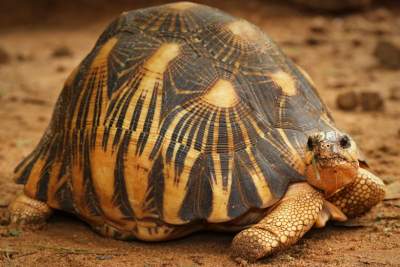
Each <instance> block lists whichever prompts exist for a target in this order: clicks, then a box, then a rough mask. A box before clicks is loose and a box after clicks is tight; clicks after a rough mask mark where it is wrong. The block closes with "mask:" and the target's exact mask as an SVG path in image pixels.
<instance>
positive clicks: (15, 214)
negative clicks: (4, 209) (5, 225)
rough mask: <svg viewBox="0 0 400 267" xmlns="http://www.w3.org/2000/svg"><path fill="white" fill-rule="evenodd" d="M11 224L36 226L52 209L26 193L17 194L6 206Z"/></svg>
mask: <svg viewBox="0 0 400 267" xmlns="http://www.w3.org/2000/svg"><path fill="white" fill-rule="evenodd" d="M8 210H9V213H10V221H11V224H16V225H18V226H23V227H25V226H26V227H32V228H38V227H40V226H42V225H44V223H45V222H46V219H47V218H49V217H50V215H51V214H52V209H51V208H50V207H49V206H48V205H47V204H46V203H44V202H41V201H39V200H35V199H32V198H30V197H28V196H26V195H20V196H18V197H17V198H16V199H15V200H14V201H13V202H12V203H11V204H10V206H9V207H8Z"/></svg>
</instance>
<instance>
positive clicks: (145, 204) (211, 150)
mask: <svg viewBox="0 0 400 267" xmlns="http://www.w3.org/2000/svg"><path fill="white" fill-rule="evenodd" d="M333 127H334V126H333V122H332V119H331V117H330V115H329V113H328V112H327V109H326V107H325V105H324V104H323V103H322V101H321V99H320V97H319V96H318V94H317V92H316V91H315V89H314V86H313V84H312V82H311V81H310V79H309V78H308V76H307V75H306V74H305V73H304V72H303V71H302V70H300V69H299V68H298V67H297V66H295V64H294V63H293V62H292V61H291V60H290V59H288V58H287V57H286V56H285V55H284V54H283V53H282V52H281V50H280V49H279V48H278V47H277V45H276V44H275V43H274V42H273V41H271V39H270V38H269V37H268V36H267V35H266V34H265V33H263V32H262V31H261V30H260V29H259V28H258V27H256V26H254V25H252V24H251V23H249V22H247V21H246V20H243V19H238V18H235V17H232V16H230V15H228V14H225V13H223V12H221V11H219V10H217V9H214V8H210V7H207V6H203V5H198V4H193V3H186V2H185V3H174V4H168V5H163V6H157V7H151V8H146V9H140V10H136V11H130V12H126V13H123V14H122V15H121V16H119V17H118V18H117V19H116V20H115V21H114V22H112V23H111V24H110V25H109V26H108V28H107V29H106V30H105V32H104V33H103V34H102V35H101V36H100V38H99V39H98V41H97V43H96V44H95V46H94V48H93V49H92V51H91V52H90V53H89V55H88V56H87V57H86V58H85V59H84V60H83V61H82V63H81V64H80V65H79V66H78V67H77V68H76V69H75V70H74V71H73V73H72V74H71V75H70V77H69V78H68V79H67V81H66V83H65V86H64V88H63V90H62V93H61V95H60V97H59V99H58V101H57V104H56V106H55V110H54V114H53V117H52V119H51V123H50V125H49V127H48V129H47V130H46V132H45V134H44V136H43V138H42V139H41V141H40V143H39V145H38V146H37V147H36V149H35V150H34V151H33V152H32V153H31V154H30V155H29V156H28V157H26V158H25V160H23V161H22V162H21V163H20V164H19V166H18V167H17V168H16V177H15V178H16V181H17V182H18V183H21V184H25V193H26V194H27V195H28V196H30V197H32V198H35V199H38V200H41V201H44V202H46V203H48V205H49V206H50V207H52V208H56V209H61V210H65V211H69V212H72V213H74V214H77V215H79V216H80V217H82V218H84V219H85V220H87V221H89V222H99V221H103V220H105V218H106V219H107V220H110V221H113V222H124V223H128V222H130V221H134V220H136V221H159V222H164V223H168V224H173V225H182V224H188V223H190V222H194V221H202V222H208V223H220V222H229V221H232V220H233V219H235V218H238V217H240V216H242V215H244V214H246V213H248V212H249V211H254V210H265V208H267V207H270V206H271V205H273V204H274V203H275V202H277V201H278V200H279V199H280V198H281V197H282V196H283V194H284V193H285V191H286V190H287V187H288V185H289V184H290V183H293V182H297V181H304V180H305V177H304V162H303V155H304V149H305V144H306V140H307V137H308V135H309V134H311V133H313V132H316V131H321V130H329V129H332V128H333Z"/></svg>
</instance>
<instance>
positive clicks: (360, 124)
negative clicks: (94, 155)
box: [0, 0, 400, 266]
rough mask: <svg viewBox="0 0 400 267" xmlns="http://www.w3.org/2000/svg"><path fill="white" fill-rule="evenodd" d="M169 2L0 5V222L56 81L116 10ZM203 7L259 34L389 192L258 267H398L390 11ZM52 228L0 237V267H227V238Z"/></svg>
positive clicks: (397, 47)
mask: <svg viewBox="0 0 400 267" xmlns="http://www.w3.org/2000/svg"><path fill="white" fill-rule="evenodd" d="M167 2H172V1H150V0H147V1H144V0H114V1H111V0H70V1H58V0H19V1H15V0H0V123H1V127H0V212H1V211H5V210H6V207H7V205H8V203H9V202H10V200H11V199H12V198H13V197H14V195H15V194H17V193H18V192H19V191H20V190H21V188H20V186H16V185H14V183H13V182H12V179H11V178H12V170H13V168H14V167H15V166H16V164H17V163H18V162H19V161H20V160H21V159H22V158H23V157H24V156H26V155H27V154H28V153H29V152H30V151H31V150H32V149H33V147H34V146H35V145H36V144H37V142H38V140H39V138H40V137H41V135H42V134H43V131H44V129H45V128H46V126H47V124H48V122H49V120H50V117H51V114H52V109H53V105H54V103H55V101H56V99H57V97H58V95H59V93H60V90H61V88H62V85H63V82H64V80H65V79H66V78H67V76H68V74H69V73H70V72H71V71H72V69H73V68H74V67H75V66H77V65H78V64H79V62H80V61H81V60H82V59H83V57H84V56H85V55H86V54H87V53H88V52H89V51H90V49H91V48H92V47H93V45H94V43H95V41H96V39H97V37H98V36H99V34H100V33H101V32H102V31H103V30H104V28H105V27H106V25H107V24H108V23H109V22H110V21H111V20H112V19H113V18H115V17H117V16H118V15H119V14H120V13H121V12H122V11H127V10H132V9H136V8H143V7H147V6H152V5H157V4H162V3H167ZM196 2H198V1H196ZM201 3H203V4H207V5H210V6H214V7H217V8H220V9H222V10H224V11H226V12H228V13H231V14H233V15H235V16H239V17H243V18H245V19H247V20H249V21H250V22H252V23H254V24H256V25H258V26H259V27H260V28H261V29H263V30H264V31H265V32H267V33H268V34H269V35H270V36H271V37H272V38H273V39H274V40H275V41H276V42H277V43H278V44H279V45H280V46H281V48H282V49H283V51H284V52H285V53H286V54H287V55H288V56H289V57H290V58H291V59H292V60H294V61H295V62H296V63H297V64H299V65H300V66H302V67H303V68H304V69H305V70H306V71H307V72H308V73H309V74H310V76H311V77H312V78H313V80H314V82H315V85H316V88H317V90H318V91H319V93H320V95H321V97H322V98H323V100H324V102H325V103H327V105H328V107H329V108H330V110H331V111H332V114H333V117H334V118H335V119H336V122H337V124H338V126H339V127H340V128H341V129H343V130H344V131H346V132H348V133H350V134H351V135H352V136H353V137H354V138H355V139H356V141H357V142H358V144H359V145H360V147H361V148H362V150H363V152H364V153H365V155H366V156H367V158H368V160H369V164H370V166H371V168H372V169H373V170H374V171H375V172H376V173H377V174H378V175H379V176H381V177H382V178H383V179H384V181H385V183H386V184H387V188H388V194H387V199H386V200H385V202H384V203H383V204H381V205H380V206H379V207H378V208H377V209H375V210H374V211H373V212H372V213H371V214H370V215H369V216H367V217H365V218H363V219H362V220H361V221H357V222H352V223H349V224H347V225H342V226H332V225H331V226H329V227H328V229H325V230H324V231H319V230H314V231H312V232H311V233H310V234H308V235H306V238H305V239H303V240H302V241H301V242H300V243H299V244H298V245H296V246H294V247H293V248H291V249H290V250H289V251H288V252H287V253H283V254H282V255H278V256H276V257H274V258H273V259H270V260H266V261H264V262H262V264H265V265H267V266H268V265H271V266H276V265H277V264H283V265H284V266H321V265H326V266H330V264H332V265H340V266H364V265H369V266H383V265H385V266H400V258H399V251H400V244H399V242H398V240H400V222H399V219H400V215H399V214H400V200H399V199H400V169H399V166H400V119H399V118H400V2H399V1H389V0H388V1H383V0H375V1H374V0H325V1H323V0H280V1H278V0H276V1H272V0H271V1H268V0H246V1H243V0H229V1H228V0H225V1H223V0H219V1H211V0H210V1H201ZM1 218H2V217H1V216H0V225H1V224H3V223H4V221H2V219H1ZM52 220H53V221H52V223H51V224H50V225H49V226H48V229H46V231H43V232H35V233H25V232H18V231H16V232H9V231H2V230H1V227H0V265H2V263H6V264H11V265H12V266H26V265H24V264H26V262H31V263H32V265H34V264H36V265H40V266H103V265H104V266H109V265H108V264H110V263H113V264H116V265H118V266H132V265H131V264H133V263H137V262H138V261H137V259H138V258H140V259H141V260H140V263H139V264H138V265H137V266H160V265H161V264H166V265H164V266H199V265H206V266H208V265H214V266H222V265H225V266H229V265H230V264H231V261H230V260H229V258H228V256H227V255H228V253H227V250H228V248H229V243H230V240H231V238H232V237H231V236H230V235H216V234H199V235H195V236H192V237H191V238H188V239H185V240H180V241H174V242H171V243H168V244H167V243H163V244H158V245H148V244H143V243H133V244H132V243H126V242H118V241H113V240H106V239H103V238H101V237H99V236H97V235H96V234H94V233H92V231H90V230H89V229H88V228H87V227H86V226H85V225H84V224H83V223H82V222H80V221H78V220H75V219H73V218H69V217H65V215H61V216H58V217H57V216H56V217H55V218H54V219H52ZM349 228H351V229H352V230H353V231H347V229H349ZM39 245H40V246H41V249H38V246H39ZM2 248H8V250H2ZM57 249H58V250H57ZM77 250H79V251H86V252H87V253H86V252H85V253H83V252H82V253H81V254H79V253H73V252H74V251H75V252H76V251H77ZM32 251H33V252H32ZM60 251H61V252H60ZM110 251H111V252H112V253H111V252H110ZM116 251H117V252H118V253H117V252H116ZM31 252H32V253H31ZM339 255H340V257H339ZM133 265H135V264H133ZM135 266H136V265H135Z"/></svg>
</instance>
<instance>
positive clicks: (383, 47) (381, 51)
mask: <svg viewBox="0 0 400 267" xmlns="http://www.w3.org/2000/svg"><path fill="white" fill-rule="evenodd" d="M374 55H375V57H376V58H377V60H378V61H379V62H380V64H381V65H382V66H384V67H385V68H389V69H400V42H399V43H395V42H393V41H390V40H380V41H378V43H377V44H376V47H375V51H374Z"/></svg>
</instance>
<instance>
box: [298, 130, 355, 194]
mask: <svg viewBox="0 0 400 267" xmlns="http://www.w3.org/2000/svg"><path fill="white" fill-rule="evenodd" d="M306 151H307V152H306V157H305V159H306V173H305V174H306V177H307V181H308V182H309V183H310V184H311V185H313V186H315V187H316V188H319V189H321V190H323V191H324V192H325V194H326V195H327V196H331V195H332V194H334V193H335V192H337V191H339V190H340V189H342V188H343V187H344V186H345V185H347V184H349V183H351V182H353V181H354V180H355V179H356V177H357V171H358V168H359V162H358V158H359V153H358V149H357V145H356V143H355V142H354V141H353V139H352V138H351V137H350V136H348V135H347V134H343V133H340V132H337V131H329V132H318V133H315V134H313V135H311V136H309V138H308V141H307V150H306Z"/></svg>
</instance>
